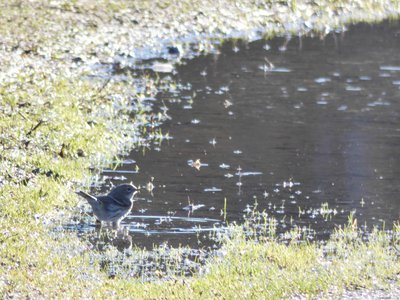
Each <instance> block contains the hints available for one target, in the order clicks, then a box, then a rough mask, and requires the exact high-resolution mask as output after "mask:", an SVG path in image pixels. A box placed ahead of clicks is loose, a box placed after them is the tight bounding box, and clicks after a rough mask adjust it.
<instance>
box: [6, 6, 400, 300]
mask: <svg viewBox="0 0 400 300" xmlns="http://www.w3.org/2000/svg"><path fill="white" fill-rule="evenodd" d="M211 3H212V5H211ZM399 11H400V7H399V1H389V0H387V1H372V0H371V1H329V0H321V1H288V2H282V1H272V0H271V1H264V2H259V1H219V2H217V3H215V2H214V1H202V2H198V1H175V2H172V1H105V0H104V1H90V0H87V1H52V2H47V1H0V47H1V48H0V49H1V50H0V61H1V73H0V104H1V105H0V114H1V118H0V265H1V268H0V294H1V295H2V296H3V298H11V297H17V298H22V297H31V298H49V297H54V298H56V297H60V296H61V295H63V296H70V297H78V296H86V297H93V298H167V299H173V298H215V297H217V298H233V297H236V296H237V297H241V298H243V297H248V298H260V297H268V298H280V297H288V296H290V295H320V294H321V293H323V292H327V293H334V294H337V293H340V292H341V290H342V289H354V288H368V289H371V288H375V289H376V288H386V287H388V285H390V283H393V284H396V283H397V284H398V282H399V272H400V265H399V260H398V253H397V252H396V251H395V250H394V249H393V247H392V246H391V245H390V243H391V242H390V237H389V236H388V234H386V233H384V232H375V233H374V234H373V235H372V236H371V237H370V241H369V242H368V243H365V242H363V241H362V235H361V233H360V232H359V231H358V230H357V229H356V228H354V226H353V227H349V228H347V229H346V230H344V231H339V232H337V234H336V235H335V236H334V237H333V238H332V240H331V241H330V242H329V245H330V246H329V247H328V248H326V246H322V245H316V244H307V243H300V244H299V243H295V242H293V243H290V244H289V245H288V246H285V245H283V244H281V243H279V242H277V241H276V240H274V239H272V238H268V239H267V238H266V239H261V240H260V239H250V240H248V239H247V240H246V238H245V234H244V232H243V231H241V228H240V227H233V228H231V231H232V232H233V234H232V238H227V239H226V240H225V242H224V244H223V247H222V250H221V253H223V254H224V255H223V256H220V257H215V258H211V259H210V261H208V262H207V263H206V265H205V266H204V268H202V272H201V274H195V275H194V276H193V277H191V278H184V277H180V276H176V277H175V278H174V279H170V280H165V278H163V277H162V276H160V278H159V279H158V280H156V281H154V282H148V283H143V282H141V281H140V279H137V278H129V277H126V276H119V274H117V276H115V277H113V278H110V276H109V272H107V271H108V270H107V268H104V266H101V264H100V261H99V260H96V257H97V256H96V251H95V250H93V249H92V248H91V245H90V243H88V242H87V241H84V240H81V239H78V238H77V237H76V236H75V234H74V233H72V234H71V233H68V232H66V231H64V230H63V228H62V226H61V225H62V224H63V222H65V220H66V219H69V218H72V216H76V215H77V214H79V210H78V209H77V208H76V206H77V204H78V201H79V200H78V199H77V197H76V195H75V194H74V190H75V189H76V188H77V187H78V186H79V185H82V184H84V183H88V180H89V179H88V178H89V177H90V172H89V168H99V167H101V166H104V165H105V164H106V162H108V161H111V160H113V159H114V158H115V157H116V156H117V155H119V154H122V153H125V152H126V151H127V150H128V149H129V148H131V147H134V146H137V145H138V142H137V140H140V139H139V138H143V137H145V136H146V135H148V132H146V131H145V130H144V125H146V124H149V122H152V121H154V120H157V119H160V120H161V121H162V119H163V117H164V116H163V115H154V114H153V113H152V112H151V111H148V109H146V108H145V107H144V106H143V103H142V102H141V100H140V99H142V96H143V95H146V96H154V95H155V94H156V93H157V90H158V89H159V88H160V85H159V84H158V83H157V82H154V81H153V80H151V79H149V78H141V80H140V82H138V81H137V80H135V81H133V80H132V79H129V78H128V79H126V81H122V82H116V81H114V80H111V81H107V80H106V79H101V78H100V77H95V78H97V79H91V80H88V78H89V76H88V75H98V74H96V71H95V69H93V68H91V66H93V65H94V64H96V63H106V64H110V63H112V62H114V60H115V57H116V56H117V55H125V56H126V57H127V56H135V55H137V52H136V50H137V49H139V48H142V47H149V49H150V50H152V51H154V53H159V52H160V51H162V50H165V49H164V48H163V47H164V46H165V45H166V44H163V43H162V42H161V40H167V39H171V40H174V41H179V39H180V38H181V37H185V36H203V37H207V38H205V39H198V40H196V39H194V41H195V42H196V41H197V42H198V44H199V45H200V46H199V47H198V48H199V49H200V50H201V49H204V51H207V49H208V48H207V47H208V46H207V45H209V43H210V39H211V38H216V37H217V38H223V37H226V36H229V35H231V34H233V32H234V31H236V30H239V31H241V32H242V36H244V37H245V36H246V35H245V33H246V32H249V33H250V32H252V30H254V29H255V28H257V29H260V30H261V31H263V32H265V33H267V34H271V33H275V34H276V33H285V32H298V31H307V30H308V29H307V28H315V29H318V30H322V31H325V30H329V28H332V27H334V26H342V25H343V24H344V23H345V22H350V21H352V20H369V21H377V20H379V19H381V18H383V17H388V16H394V15H395V14H396V13H398V12H399ZM349 12H354V13H353V14H350V13H349ZM305 25H307V26H305ZM183 46H185V45H183ZM184 48H185V47H184ZM138 84H139V85H140V86H137V85H138ZM396 230H397V232H398V228H397V229H396ZM327 249H334V250H332V251H331V250H329V251H328V250H327ZM110 252H112V251H111V250H110ZM113 253H114V254H115V252H112V253H110V256H112V255H113ZM238 253H240V255H238ZM115 255H117V256H118V254H115ZM160 274H162V273H160Z"/></svg>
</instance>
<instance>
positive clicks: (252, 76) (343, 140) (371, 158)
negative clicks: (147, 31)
mask: <svg viewBox="0 0 400 300" xmlns="http://www.w3.org/2000/svg"><path fill="white" fill-rule="evenodd" d="M399 29H400V27H399V25H398V24H389V23H385V24H383V25H381V26H369V25H358V26H355V27H353V28H351V30H350V31H348V32H345V33H343V34H337V33H333V34H331V35H329V36H327V37H326V38H325V39H323V40H321V39H320V38H312V37H306V38H301V39H291V40H287V39H284V38H276V39H273V40H270V41H268V47H266V43H265V41H256V42H252V43H250V44H246V43H240V42H235V43H234V44H232V43H226V44H224V45H223V46H222V49H221V51H220V52H219V53H218V54H213V55H207V56H201V57H198V58H196V59H193V60H188V61H184V63H183V65H181V66H177V67H176V68H175V69H176V71H177V73H176V74H174V75H172V74H167V75H165V74H164V75H163V74H161V73H160V74H159V75H158V76H170V77H171V76H172V77H173V78H174V79H176V81H177V82H179V85H178V86H177V87H176V88H174V89H170V90H166V91H164V92H162V93H160V94H159V95H158V97H157V99H158V100H160V101H159V102H156V103H159V105H160V109H161V107H162V106H161V105H162V104H160V103H162V102H164V103H165V104H166V106H167V107H168V108H169V111H168V114H169V115H170V116H171V119H170V120H169V121H167V122H166V123H165V124H164V125H163V126H162V130H163V132H169V134H170V136H171V137H172V139H170V140H167V141H164V142H163V143H162V145H161V143H155V145H153V146H151V149H149V150H147V151H146V152H145V154H144V155H143V152H141V151H134V152H132V153H131V155H130V159H133V160H134V161H136V162H137V164H138V165H139V166H140V169H139V171H138V172H136V171H135V172H133V171H128V172H126V171H124V170H126V169H128V168H127V165H124V164H123V165H121V166H120V167H119V169H117V170H116V171H112V170H107V172H106V173H105V174H104V175H105V176H111V177H107V181H109V180H111V181H112V180H113V177H112V176H121V175H123V176H124V177H125V178H126V180H127V181H131V180H132V181H133V182H135V183H136V182H139V183H141V184H142V185H145V184H146V183H147V182H149V181H151V178H153V180H152V184H153V185H154V188H153V190H152V193H147V192H145V191H144V192H142V195H141V197H142V198H141V199H140V200H139V201H137V203H136V204H135V206H134V211H133V214H134V215H133V216H131V217H130V218H129V219H127V220H126V222H127V223H128V227H129V229H130V231H131V233H134V240H135V243H137V244H144V245H146V244H149V243H155V244H161V243H163V242H165V241H168V242H169V243H171V244H191V243H193V242H194V241H196V242H195V243H198V242H197V237H198V236H199V235H202V234H203V233H204V232H203V230H197V231H196V230H194V229H193V228H196V226H197V225H198V224H197V220H207V221H206V223H207V224H202V225H204V226H203V227H204V228H205V229H204V231H207V230H212V228H213V227H214V226H215V225H217V226H223V220H224V217H226V218H227V220H228V221H230V222H233V221H238V222H240V221H241V220H242V219H243V214H246V213H247V212H249V211H251V210H252V209H253V207H254V203H257V209H259V210H264V209H265V210H266V211H267V212H268V213H269V214H270V215H273V216H275V217H277V218H278V220H279V222H280V227H281V228H284V229H287V228H290V227H293V226H300V227H302V226H306V227H311V228H313V229H314V230H315V231H316V232H317V237H318V234H319V236H320V237H322V236H325V235H326V234H327V233H329V231H330V230H331V229H332V228H333V227H334V226H335V224H342V223H344V222H346V220H347V217H348V215H349V213H350V212H353V211H355V216H356V217H357V218H358V219H359V223H360V224H362V223H364V222H367V223H368V224H369V225H370V226H372V225H379V226H382V224H383V222H384V221H386V222H387V223H388V224H390V223H391V222H392V221H393V220H397V219H398V218H399V212H400V201H399V200H398V195H399V189H400V184H399V183H400V182H399V175H400V174H399V173H400V168H399V167H400V166H399V165H400V158H399V155H398V151H399V149H400V128H399V114H400V103H399V100H398V99H400V90H399V84H398V83H399V82H400V52H399V51H398V50H399V47H400V40H399V38H398V32H399ZM282 45H284V46H285V49H282ZM283 50H284V51H283ZM153 70H154V68H153ZM156 103H155V104H154V105H155V106H157V104H156ZM160 149H161V151H160ZM196 166H198V167H196ZM130 169H132V168H129V170H130ZM114 173H115V174H114ZM188 199H190V203H192V204H195V205H201V207H199V209H196V210H192V211H191V213H192V216H191V217H192V218H189V217H188V216H187V212H188V211H187V210H185V207H187V206H188V204H190V203H188ZM138 212H139V213H140V214H141V215H142V217H141V218H142V219H141V220H139V219H138V218H139V217H138V216H137V213H138ZM224 214H225V216H224ZM327 215H329V217H327ZM157 216H166V218H167V219H166V220H167V221H164V222H160V223H157V222H155V221H154V220H155V219H157V218H159V217H157ZM172 216H173V217H172ZM185 217H186V218H188V219H184V218H185ZM193 217H194V218H193ZM168 218H170V219H168ZM141 223H144V224H146V226H144V227H143V228H141V229H138V228H136V227H135V226H136V225H134V224H141ZM166 224H168V226H166ZM149 226H150V227H152V229H150V228H149ZM162 226H164V227H162ZM139 227H140V226H139ZM178 233H185V234H184V235H182V234H178Z"/></svg>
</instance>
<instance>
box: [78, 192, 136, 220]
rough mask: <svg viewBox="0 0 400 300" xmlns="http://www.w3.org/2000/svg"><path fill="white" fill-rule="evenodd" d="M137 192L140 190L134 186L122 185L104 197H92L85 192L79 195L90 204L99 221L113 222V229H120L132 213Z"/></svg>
mask: <svg viewBox="0 0 400 300" xmlns="http://www.w3.org/2000/svg"><path fill="white" fill-rule="evenodd" d="M137 191H138V189H137V188H136V187H135V186H134V185H132V184H121V185H118V186H116V187H115V188H113V189H112V190H111V192H110V193H109V194H108V195H104V196H92V195H90V194H87V193H85V192H83V191H79V192H77V194H78V195H79V196H82V197H83V198H85V199H86V200H87V201H88V202H89V204H90V206H91V207H92V209H93V213H94V215H95V216H96V217H97V219H98V220H99V221H103V222H107V223H110V222H111V223H112V225H113V227H118V226H119V224H120V223H121V221H122V220H123V219H124V218H125V217H126V216H127V215H128V214H129V212H130V211H131V209H132V206H133V196H134V195H135V194H136V193H137Z"/></svg>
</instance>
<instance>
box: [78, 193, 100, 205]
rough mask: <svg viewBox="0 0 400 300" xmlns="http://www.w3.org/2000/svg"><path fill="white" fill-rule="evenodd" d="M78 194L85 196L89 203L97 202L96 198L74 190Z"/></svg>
mask: <svg viewBox="0 0 400 300" xmlns="http://www.w3.org/2000/svg"><path fill="white" fill-rule="evenodd" d="M76 193H77V194H78V195H79V196H81V197H83V198H85V199H86V200H87V201H88V202H89V204H90V205H93V204H95V203H97V198H96V197H95V196H92V195H90V194H88V193H85V192H83V191H79V192H76Z"/></svg>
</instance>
